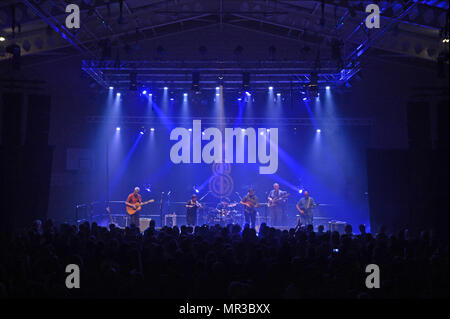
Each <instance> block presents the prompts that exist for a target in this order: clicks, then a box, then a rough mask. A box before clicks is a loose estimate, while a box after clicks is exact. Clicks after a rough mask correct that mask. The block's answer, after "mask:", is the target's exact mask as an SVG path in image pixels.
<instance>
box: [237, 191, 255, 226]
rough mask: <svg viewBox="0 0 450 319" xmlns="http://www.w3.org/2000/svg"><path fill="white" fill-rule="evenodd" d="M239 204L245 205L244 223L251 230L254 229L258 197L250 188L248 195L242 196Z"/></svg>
mask: <svg viewBox="0 0 450 319" xmlns="http://www.w3.org/2000/svg"><path fill="white" fill-rule="evenodd" d="M241 204H242V205H245V208H244V213H245V223H246V224H248V225H250V227H251V228H255V223H256V210H255V208H256V207H257V206H258V197H256V195H255V190H254V189H253V188H250V189H249V190H248V194H247V195H245V196H244V198H242V200H241Z"/></svg>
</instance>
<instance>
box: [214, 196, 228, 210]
mask: <svg viewBox="0 0 450 319" xmlns="http://www.w3.org/2000/svg"><path fill="white" fill-rule="evenodd" d="M229 204H230V200H229V199H228V198H226V197H224V198H222V199H221V200H220V202H219V203H217V206H216V209H217V211H218V212H220V213H222V212H223V211H224V210H228V205H229Z"/></svg>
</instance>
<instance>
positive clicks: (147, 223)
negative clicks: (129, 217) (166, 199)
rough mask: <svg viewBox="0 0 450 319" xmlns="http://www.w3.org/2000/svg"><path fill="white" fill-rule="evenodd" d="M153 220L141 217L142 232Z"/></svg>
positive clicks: (140, 227) (140, 228)
mask: <svg viewBox="0 0 450 319" xmlns="http://www.w3.org/2000/svg"><path fill="white" fill-rule="evenodd" d="M151 220H152V219H151V218H139V230H140V231H141V233H142V232H143V231H144V230H146V229H147V228H148V225H150V221H151Z"/></svg>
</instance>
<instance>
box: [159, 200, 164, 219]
mask: <svg viewBox="0 0 450 319" xmlns="http://www.w3.org/2000/svg"><path fill="white" fill-rule="evenodd" d="M163 196H164V192H162V193H161V199H160V201H159V216H160V218H161V228H162V227H163Z"/></svg>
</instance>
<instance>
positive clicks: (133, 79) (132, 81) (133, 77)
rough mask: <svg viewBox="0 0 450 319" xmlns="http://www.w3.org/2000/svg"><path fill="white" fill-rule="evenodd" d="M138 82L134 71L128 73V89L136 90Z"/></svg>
mask: <svg viewBox="0 0 450 319" xmlns="http://www.w3.org/2000/svg"><path fill="white" fill-rule="evenodd" d="M137 90H138V83H137V75H136V73H135V72H131V73H130V91H137Z"/></svg>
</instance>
